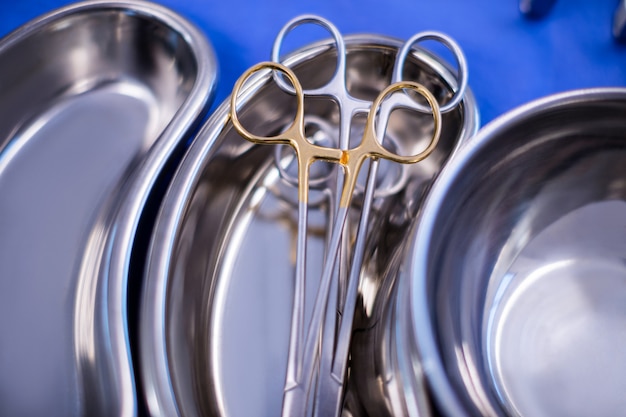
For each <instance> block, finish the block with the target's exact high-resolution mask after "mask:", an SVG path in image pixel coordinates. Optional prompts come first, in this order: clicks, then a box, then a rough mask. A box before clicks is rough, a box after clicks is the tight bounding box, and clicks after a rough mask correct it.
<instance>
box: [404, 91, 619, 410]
mask: <svg viewBox="0 0 626 417" xmlns="http://www.w3.org/2000/svg"><path fill="white" fill-rule="evenodd" d="M624 230H626V89H617V88H615V89H598V90H582V91H575V92H570V93H565V94H560V95H557V96H554V97H549V98H547V99H544V100H540V101H537V102H535V103H531V104H529V105H526V106H523V107H521V108H520V109H518V110H515V111H513V112H511V113H510V114H507V115H505V116H503V117H501V118H500V119H498V120H497V121H494V122H493V123H492V124H490V125H489V126H488V127H486V128H484V129H483V130H482V131H481V132H480V133H479V134H478V135H477V137H476V138H475V139H473V140H472V141H471V142H470V145H469V146H467V147H465V148H464V149H462V150H461V152H460V153H459V154H458V155H457V157H456V158H454V159H453V160H452V161H451V163H450V164H448V165H447V166H446V167H445V168H444V169H443V172H442V173H441V175H440V176H439V177H438V179H437V180H436V182H435V184H434V186H433V188H432V190H431V193H430V194H429V196H428V198H427V201H426V203H425V207H424V211H423V214H422V217H421V219H420V222H419V226H418V229H417V234H416V236H415V239H414V243H413V249H412V250H411V251H410V252H409V256H408V259H409V261H407V264H406V267H405V269H404V270H403V274H402V276H401V277H400V280H401V281H402V284H401V287H402V290H401V291H400V292H401V293H406V294H408V297H407V298H408V299H407V300H406V302H404V305H405V306H407V308H405V309H404V310H401V311H400V310H399V311H398V313H397V315H398V317H400V319H401V321H402V322H403V323H402V324H401V325H400V326H399V327H403V328H404V329H405V331H404V334H405V335H410V337H408V338H407V339H408V340H405V342H404V345H403V346H402V348H401V349H398V350H399V351H400V350H403V349H404V350H405V351H410V352H413V353H414V352H416V351H419V354H420V356H419V357H420V358H421V360H422V367H423V371H424V373H425V375H426V377H427V380H428V385H429V387H430V388H431V391H432V394H433V395H434V397H435V399H436V400H437V404H438V406H439V407H440V408H441V410H442V411H443V413H444V414H445V415H448V416H468V415H473V416H533V417H537V416H552V417H555V416H557V417H558V416H569V417H572V416H589V415H594V416H615V415H623V413H624V410H625V409H626V399H625V398H626V397H624V395H623V389H622V388H623V387H624V386H626V354H625V353H624V349H623V346H624V344H625V343H626V266H625V265H626V264H625V263H624V254H625V253H626V239H625V235H624Z"/></svg>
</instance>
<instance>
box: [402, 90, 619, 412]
mask: <svg viewBox="0 0 626 417" xmlns="http://www.w3.org/2000/svg"><path fill="white" fill-rule="evenodd" d="M607 99H618V100H624V101H626V88H620V87H613V88H590V89H581V90H573V91H567V92H564V93H558V94H555V95H550V96H548V97H544V98H540V99H537V100H534V101H532V102H530V103H527V104H524V105H522V106H520V107H518V108H516V109H514V110H511V111H510V112H508V113H505V114H504V115H502V116H500V117H498V118H497V119H495V120H493V121H492V122H490V123H489V124H488V125H486V126H485V127H483V128H482V129H481V130H480V131H479V132H478V134H477V135H476V137H475V138H473V139H472V140H471V141H469V143H468V144H467V146H465V147H463V148H462V149H460V151H459V152H458V154H457V155H455V157H454V158H452V159H451V160H450V161H449V162H448V164H447V165H445V166H444V168H443V169H442V171H441V173H440V175H439V177H438V178H437V179H436V180H435V182H434V184H433V186H432V188H431V190H430V193H429V194H428V196H427V197H426V201H425V202H424V206H423V211H422V215H421V218H420V219H419V222H418V226H417V232H416V234H415V237H414V239H413V242H412V246H411V249H410V251H409V252H408V254H409V255H410V256H409V258H408V261H407V262H408V263H409V264H408V268H407V271H406V274H408V276H405V277H404V278H403V280H408V281H409V282H408V284H407V285H408V286H409V288H408V290H409V294H410V300H409V308H408V309H407V312H406V314H408V315H409V317H408V320H410V325H411V326H412V330H413V334H414V335H416V336H415V339H416V340H413V341H411V343H413V344H414V345H416V346H417V349H418V354H419V358H420V360H421V361H422V368H423V370H424V374H425V375H426V378H427V380H428V385H429V387H430V388H431V392H432V394H433V396H434V397H435V400H436V402H437V404H438V406H439V407H440V409H441V410H442V411H443V412H444V414H445V415H447V416H450V417H464V416H469V415H472V412H470V411H468V409H467V408H466V406H465V404H464V403H463V401H462V400H461V398H460V397H459V396H458V395H457V393H456V392H455V391H454V388H453V387H452V385H451V384H450V382H449V381H448V380H447V378H446V371H445V367H444V364H443V361H442V359H441V357H440V356H439V353H438V348H437V342H436V339H437V337H436V335H435V334H434V332H433V330H432V327H431V325H430V323H431V319H432V317H431V311H430V310H429V307H428V299H427V294H426V273H427V271H426V268H427V260H428V257H429V250H430V248H429V241H430V236H432V234H433V225H434V223H435V221H436V219H437V216H438V212H439V208H440V207H441V206H442V203H443V200H444V199H445V197H446V191H447V190H448V189H449V188H450V186H451V185H452V184H453V183H454V182H455V181H456V180H457V179H458V178H459V177H461V175H462V173H463V171H464V169H466V168H467V166H468V164H469V163H470V161H472V160H473V159H474V158H475V157H476V156H477V154H478V153H479V152H480V151H481V150H482V149H484V148H485V147H486V146H488V145H489V144H490V143H491V142H492V141H493V138H494V137H497V136H498V135H499V134H501V133H503V132H505V131H506V130H508V129H509V128H510V126H511V125H512V124H519V123H522V122H524V121H525V120H529V119H532V118H533V117H535V116H537V115H538V114H541V113H543V112H545V111H548V110H552V109H557V108H562V107H567V106H570V105H572V104H575V103H579V102H581V101H586V102H589V101H604V100H607ZM417 335H419V336H417Z"/></svg>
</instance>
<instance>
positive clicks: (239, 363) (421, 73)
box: [141, 35, 477, 417]
mask: <svg viewBox="0 0 626 417" xmlns="http://www.w3.org/2000/svg"><path fill="white" fill-rule="evenodd" d="M346 44H347V50H348V58H347V67H348V71H347V74H348V86H349V89H350V90H351V93H352V94H353V95H356V96H359V97H363V98H369V99H373V98H374V97H375V95H376V94H377V93H378V92H379V91H381V90H382V89H383V88H384V87H386V86H387V85H388V83H389V81H390V78H391V70H392V66H393V62H394V59H395V54H396V52H397V50H398V48H399V47H400V45H401V42H399V41H397V40H393V39H388V38H384V37H380V36H373V35H362V36H350V37H346ZM335 61H336V52H335V48H334V47H333V44H332V42H331V41H327V42H322V43H319V44H315V45H312V46H309V47H306V48H304V49H302V50H299V51H297V52H296V53H294V54H293V55H291V57H289V58H288V59H287V63H288V64H289V65H291V66H293V67H294V68H295V71H296V74H297V75H298V77H299V79H300V80H301V82H302V83H303V85H304V86H305V87H307V86H310V85H315V84H321V83H323V82H324V80H326V79H327V78H328V77H329V76H330V75H331V74H332V72H333V70H334V64H335ZM405 75H406V76H407V77H410V78H412V79H416V80H418V81H419V82H421V83H423V84H425V85H426V86H427V87H428V88H430V90H431V91H432V92H433V93H434V94H435V96H436V97H438V98H439V99H440V100H441V101H445V100H446V99H447V98H449V97H450V96H451V95H452V91H453V88H454V87H455V85H456V81H455V80H456V79H455V76H454V75H453V73H452V72H451V71H450V70H449V69H448V68H447V67H446V66H445V65H444V64H442V62H441V61H440V60H438V59H437V58H435V57H433V56H432V55H429V54H427V53H425V52H423V51H420V52H415V53H414V54H413V55H412V56H411V58H410V62H409V63H408V64H407V67H406V69H405ZM267 81H268V77H267V75H266V74H258V75H257V76H256V78H254V80H252V81H251V84H250V85H251V87H250V88H249V89H248V90H247V91H246V92H245V94H244V95H243V97H242V106H243V107H242V109H241V111H240V113H239V114H240V117H241V120H242V122H243V123H244V124H245V125H246V126H251V127H253V128H254V130H255V133H259V134H271V133H272V132H276V131H279V130H281V129H283V128H285V127H286V126H287V125H288V124H290V123H291V120H292V119H291V117H292V116H293V115H292V112H293V109H294V107H293V106H292V105H291V102H290V101H289V100H288V99H287V98H286V97H288V96H286V95H285V94H284V93H281V92H280V91H279V90H278V89H276V88H271V87H269V86H268V85H267ZM228 112H229V108H228V102H226V103H225V104H223V105H222V106H221V107H220V108H219V109H217V111H216V112H215V113H214V114H213V116H212V117H211V119H210V120H209V121H208V122H207V124H206V125H205V126H204V128H203V129H202V131H201V132H200V133H199V135H198V136H197V138H196V140H195V141H194V142H193V144H192V145H191V148H190V149H189V152H188V153H187V155H186V157H185V158H184V161H183V163H182V164H181V166H180V167H179V169H178V171H177V173H176V175H175V178H174V180H173V183H172V185H171V187H170V189H169V191H168V193H167V195H166V198H165V200H164V203H163V206H162V209H161V212H160V213H159V216H158V219H157V225H156V228H155V231H154V235H153V239H152V246H151V249H150V253H149V261H148V265H147V269H146V280H145V287H144V292H143V298H142V312H141V313H142V314H141V365H142V366H141V370H142V376H143V381H144V388H145V396H146V399H147V401H148V405H149V409H150V412H151V413H152V415H155V416H157V415H162V416H174V415H185V416H198V415H222V416H246V417H251V416H274V415H279V414H280V406H281V401H282V389H283V383H284V375H285V368H286V362H287V345H288V332H289V320H290V319H289V317H290V311H291V304H292V293H293V282H292V281H293V280H292V278H293V259H292V250H293V247H294V243H293V242H294V240H293V239H294V237H295V231H296V227H295V226H296V219H297V207H296V205H294V204H293V196H294V195H295V188H293V186H291V185H288V184H286V183H284V182H283V181H281V179H280V178H279V175H278V171H277V169H276V165H275V161H274V153H273V150H272V149H271V147H263V146H253V145H251V144H250V143H248V142H246V141H244V140H243V139H242V138H241V137H240V136H239V135H238V134H237V133H236V132H235V131H234V130H233V128H232V125H231V124H230V123H229V120H228ZM306 112H307V114H309V115H314V116H315V117H317V118H318V119H321V120H323V121H324V122H325V123H327V124H329V125H332V126H335V127H336V126H337V109H336V107H335V106H334V105H332V103H329V102H327V101H320V100H311V101H307V105H306ZM423 116H424V118H423V119H421V118H420V119H412V118H408V117H406V114H402V113H400V114H397V115H396V117H394V118H393V120H391V121H390V125H389V128H388V134H389V135H393V136H395V138H396V143H398V144H399V146H401V147H405V146H416V143H417V144H418V146H419V143H421V142H422V141H426V140H427V139H428V135H429V131H430V130H431V128H432V127H431V123H432V119H431V118H430V117H428V115H423ZM363 122H364V121H363V120H360V121H357V123H356V125H357V127H356V129H357V130H358V129H362V128H363ZM443 126H444V127H443V132H442V138H441V141H440V145H439V148H438V150H437V151H436V153H434V154H433V155H431V156H430V157H429V158H428V159H427V160H426V161H424V162H423V163H420V164H417V165H415V166H413V167H411V168H410V169H409V171H408V175H407V179H406V183H404V186H403V187H402V188H401V190H400V191H399V192H398V194H396V195H394V196H389V197H385V198H382V197H381V198H379V199H377V200H376V202H375V210H374V211H375V214H374V216H373V217H374V219H373V220H372V227H371V229H370V230H371V232H370V237H369V239H370V244H369V250H370V252H371V251H374V252H375V255H374V256H371V253H370V254H369V255H368V256H369V258H368V259H369V260H368V265H367V268H366V267H364V272H363V273H364V274H365V275H367V277H366V279H367V283H368V285H369V287H368V288H370V289H372V288H374V287H377V286H380V283H379V279H380V276H379V271H378V269H381V270H382V268H384V265H385V263H386V262H388V259H387V256H389V255H390V254H391V253H392V252H393V251H394V250H395V248H396V247H397V246H401V245H403V241H401V240H396V239H393V238H391V237H392V236H398V233H397V231H399V230H404V227H405V225H406V224H408V223H410V222H412V221H413V219H414V216H415V213H416V211H417V209H418V208H419V205H420V203H421V198H422V195H423V193H424V191H425V189H426V187H427V186H428V185H429V183H430V180H431V179H432V178H433V176H434V175H435V174H436V173H437V172H438V171H439V169H440V167H441V165H442V164H443V162H444V161H445V160H446V159H447V158H448V156H449V155H450V154H451V152H452V151H453V150H454V149H455V148H456V146H457V145H458V144H459V142H461V141H463V140H465V139H467V138H468V137H469V136H471V135H472V134H473V133H474V132H475V130H476V128H477V112H476V107H475V102H474V100H473V98H472V96H471V94H470V93H468V95H467V96H466V97H465V99H464V101H463V102H462V105H461V106H460V107H459V108H457V109H456V110H454V111H452V112H450V113H448V114H446V115H444V119H443ZM388 168H389V167H388ZM381 169H382V170H384V169H383V167H382V165H381ZM389 169H391V168H389ZM317 200H318V202H320V204H318V205H316V206H314V207H311V209H310V213H309V218H310V225H309V229H310V234H311V236H310V238H309V242H308V248H309V252H308V264H307V265H308V271H307V273H308V276H309V277H311V278H312V279H310V280H309V281H308V284H307V285H308V289H307V297H308V296H310V297H311V298H310V299H309V300H308V301H307V303H308V305H312V301H313V296H314V294H315V292H316V285H317V282H316V280H315V279H313V278H314V277H319V276H320V273H321V271H320V268H321V264H322V256H323V246H324V233H325V229H326V227H327V222H328V216H327V207H326V206H325V205H324V204H323V198H321V199H317ZM357 200H358V199H357ZM357 204H358V202H357ZM369 293H370V294H372V293H373V292H372V291H369ZM353 366H358V365H356V364H353Z"/></svg>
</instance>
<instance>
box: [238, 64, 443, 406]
mask: <svg viewBox="0 0 626 417" xmlns="http://www.w3.org/2000/svg"><path fill="white" fill-rule="evenodd" d="M264 69H271V70H277V71H280V72H281V73H282V74H284V75H285V76H287V78H288V80H289V82H290V83H291V84H292V86H293V88H294V90H295V94H296V100H297V109H296V115H295V118H294V121H293V123H292V124H291V126H289V127H288V128H287V130H286V131H284V132H283V133H281V134H278V135H276V136H272V137H262V136H258V135H254V134H252V133H250V132H249V131H248V130H247V129H246V128H245V127H244V126H243V125H242V124H241V122H240V120H239V117H238V114H237V99H238V97H239V92H240V90H241V89H242V86H243V85H244V83H245V81H246V80H247V79H248V78H249V77H250V76H251V75H252V74H254V73H256V72H258V71H260V70H264ZM405 89H407V90H408V89H410V90H413V91H415V92H417V93H418V94H420V95H422V96H423V97H424V98H425V99H426V101H427V102H428V104H429V105H430V106H431V108H432V109H433V110H432V112H433V119H434V130H433V135H432V138H431V141H430V143H429V144H428V146H427V147H426V149H424V150H422V151H420V152H419V153H417V154H414V155H408V156H403V155H397V154H394V153H392V152H390V151H389V150H387V149H386V148H384V147H383V146H382V144H381V143H379V140H378V138H377V137H376V133H375V118H376V114H377V112H378V111H379V110H380V109H381V104H382V103H383V101H384V100H385V99H387V98H388V97H389V96H391V95H392V94H394V93H396V92H399V91H401V90H405ZM230 105H231V114H230V116H231V122H232V124H233V126H234V127H235V129H236V130H237V132H238V133H239V134H240V135H241V136H242V137H244V138H245V139H247V140H249V141H251V142H253V143H258V144H286V145H289V146H291V147H292V148H293V149H294V150H295V151H296V157H297V159H298V184H299V187H298V188H299V190H298V198H299V201H300V202H302V203H303V204H306V203H307V198H308V197H307V194H308V171H309V167H310V165H311V164H312V163H313V162H315V161H318V160H323V161H328V162H334V163H338V164H340V165H341V166H342V167H343V169H344V174H345V178H344V182H343V188H342V192H341V199H340V202H339V210H338V213H337V216H336V218H335V223H334V225H333V230H332V234H331V239H330V244H329V250H328V257H327V259H326V263H325V266H324V269H323V274H322V279H321V281H320V288H319V290H318V293H317V297H316V301H315V306H314V309H313V316H312V318H311V324H310V326H309V331H308V333H307V337H306V340H305V345H304V348H305V350H304V353H303V355H302V356H301V358H302V367H301V369H300V373H299V374H298V373H297V374H296V378H295V381H294V382H295V384H294V385H293V387H292V386H287V387H286V391H285V400H284V404H283V410H284V411H283V412H284V413H287V414H290V415H303V414H304V412H305V410H306V404H307V396H308V387H309V385H310V383H311V378H312V375H313V368H314V365H315V361H316V354H315V350H316V344H317V341H318V335H319V329H320V328H321V323H322V320H323V315H324V310H325V308H324V307H325V304H326V300H327V298H328V293H329V289H330V285H331V277H332V275H333V269H334V264H335V261H336V254H337V252H338V249H339V242H340V239H341V236H342V233H343V226H344V225H345V222H346V218H347V214H348V209H349V207H350V203H351V200H352V192H353V190H354V188H355V184H356V181H357V176H358V172H359V170H360V168H361V166H362V164H363V162H364V161H365V160H366V159H370V158H373V159H379V158H384V159H388V160H390V161H393V162H399V163H416V162H419V161H421V160H422V159H424V158H426V157H427V156H428V155H429V154H430V153H431V152H432V151H433V149H434V148H435V146H436V144H437V141H438V140H439V136H440V133H441V117H440V113H439V105H438V104H437V100H436V99H435V97H434V96H433V95H432V94H431V93H430V92H429V91H428V90H427V89H426V88H425V87H423V86H422V85H420V84H417V83H414V82H409V81H405V82H400V83H395V84H392V85H390V86H389V87H387V88H386V89H385V90H383V91H382V92H381V93H380V95H379V96H378V97H377V98H376V100H375V101H374V102H373V104H372V109H373V110H370V112H369V115H368V119H367V122H366V126H365V133H364V135H363V138H362V140H361V143H360V144H359V145H358V146H356V147H355V148H352V149H348V150H342V149H339V148H327V147H322V146H319V145H315V144H312V143H310V142H308V141H307V139H306V137H305V134H304V94H303V91H302V87H301V85H300V83H299V81H298V80H297V78H296V76H295V74H294V73H293V72H292V71H291V70H290V69H289V68H287V67H285V66H283V65H282V64H279V63H275V62H266V63H261V64H258V65H255V66H253V67H252V68H250V69H249V70H248V71H246V72H245V73H244V74H243V75H242V76H241V78H239V80H237V82H236V83H235V87H234V88H233V93H232V95H231V103H230ZM298 256H300V257H301V256H303V254H302V253H298ZM303 384H304V385H303Z"/></svg>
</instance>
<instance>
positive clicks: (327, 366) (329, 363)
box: [314, 31, 467, 417]
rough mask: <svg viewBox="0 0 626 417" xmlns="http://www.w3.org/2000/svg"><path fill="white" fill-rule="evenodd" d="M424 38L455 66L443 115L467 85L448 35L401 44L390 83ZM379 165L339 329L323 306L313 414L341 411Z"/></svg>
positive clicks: (381, 125) (374, 167)
mask: <svg viewBox="0 0 626 417" xmlns="http://www.w3.org/2000/svg"><path fill="white" fill-rule="evenodd" d="M426 40H435V41H438V42H440V43H442V44H443V45H445V46H446V47H447V48H449V49H450V51H451V52H452V53H453V55H454V57H455V59H456V61H457V65H458V86H457V88H456V91H455V93H454V96H453V97H452V98H451V99H450V100H449V101H448V102H447V103H446V104H444V105H443V106H442V107H441V108H440V112H441V113H442V114H444V113H447V112H450V111H452V110H454V109H455V108H456V107H457V106H458V105H459V103H460V102H461V100H462V99H463V96H464V95H465V90H466V88H467V62H466V60H465V56H464V54H463V51H462V50H461V48H460V47H459V46H458V45H457V44H456V42H454V40H452V39H451V38H450V37H448V36H446V35H444V34H442V33H439V32H432V31H428V32H421V33H418V34H416V35H414V36H413V37H411V38H410V39H409V40H408V41H407V42H405V43H404V45H403V46H402V48H401V49H400V50H399V52H398V56H397V58H396V61H395V64H394V69H393V73H392V78H391V82H392V84H393V83H397V82H400V80H402V79H403V74H402V72H403V66H404V63H405V61H406V58H407V56H408V54H409V53H410V52H411V50H412V48H413V46H414V45H416V44H417V43H419V42H422V41H426ZM413 106H414V107H415V108H417V109H418V110H419V111H422V112H424V111H428V109H427V108H424V107H418V104H417V103H414V104H413ZM389 114H390V112H389V111H382V112H381V114H380V116H379V121H378V125H377V129H376V135H377V137H378V138H382V137H383V136H384V134H385V133H384V132H385V131H384V129H385V127H386V125H387V120H386V117H387V116H388V115H389ZM378 165H379V161H378V160H376V159H374V160H372V161H371V162H370V167H369V171H368V175H367V180H366V186H365V194H364V197H363V198H364V200H363V203H362V212H361V217H360V220H359V225H358V229H357V235H356V240H355V244H354V245H355V246H354V254H353V259H352V265H351V267H350V272H349V273H350V277H349V279H348V285H347V289H346V295H345V299H344V300H343V301H344V305H343V308H342V314H341V322H340V323H339V330H338V331H337V328H336V326H337V323H336V320H332V319H329V317H331V318H332V316H334V313H335V310H337V307H338V306H337V298H336V297H329V299H328V304H327V307H326V308H327V310H326V323H325V325H324V329H323V336H322V347H321V364H320V372H319V374H320V376H319V383H318V389H317V396H316V406H315V408H314V410H315V415H316V416H324V417H330V416H339V414H340V412H341V405H342V399H343V395H342V394H343V386H344V382H345V375H346V369H347V363H348V351H349V347H350V339H351V331H352V323H353V320H354V312H355V308H356V301H357V292H358V282H359V274H360V268H359V265H361V264H362V262H363V255H364V252H365V236H366V234H367V226H368V224H369V222H368V218H369V212H370V208H371V204H372V200H373V198H374V192H375V190H376V188H375V187H376V176H377V172H378ZM335 333H336V334H335Z"/></svg>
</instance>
